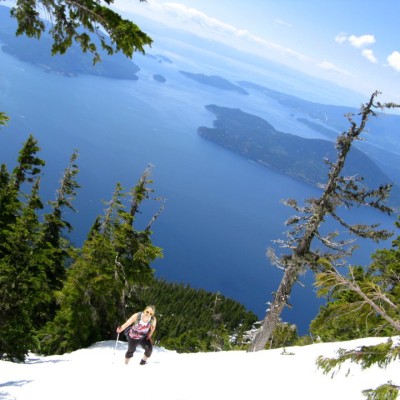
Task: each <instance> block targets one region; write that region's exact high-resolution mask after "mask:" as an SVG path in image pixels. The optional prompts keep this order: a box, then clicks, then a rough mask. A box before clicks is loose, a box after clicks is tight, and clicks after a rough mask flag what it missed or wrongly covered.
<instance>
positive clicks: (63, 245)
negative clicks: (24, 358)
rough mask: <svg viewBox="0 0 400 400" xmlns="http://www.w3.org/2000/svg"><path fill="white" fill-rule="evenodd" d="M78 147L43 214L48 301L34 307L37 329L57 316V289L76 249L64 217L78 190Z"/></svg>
mask: <svg viewBox="0 0 400 400" xmlns="http://www.w3.org/2000/svg"><path fill="white" fill-rule="evenodd" d="M77 157H78V153H77V151H74V152H73V154H72V155H71V157H70V162H69V165H68V167H67V168H66V169H65V171H64V175H63V177H62V178H61V181H60V187H59V188H58V189H57V192H56V199H55V200H54V201H49V202H48V203H49V205H50V206H51V212H50V213H48V214H45V215H44V222H43V223H42V225H41V232H40V238H39V243H38V246H39V247H40V252H41V254H43V260H42V263H43V265H44V268H45V270H44V271H45V274H46V282H47V286H46V290H47V294H48V295H47V297H46V298H47V301H46V302H42V303H40V304H38V307H37V309H35V310H34V321H33V322H34V326H35V327H36V329H40V328H42V327H43V325H44V324H45V323H47V322H48V321H49V320H52V319H53V318H54V315H55V312H56V309H57V301H56V297H55V292H56V291H57V290H61V289H62V287H63V284H64V281H65V279H66V268H67V264H68V262H69V261H70V259H71V252H72V251H73V249H72V247H71V245H70V243H69V241H68V240H67V239H66V238H65V237H64V235H63V234H64V232H65V231H67V232H71V230H72V226H71V224H70V223H69V222H68V221H66V220H65V218H64V215H63V214H64V210H65V209H67V210H72V211H75V209H74V207H73V205H72V202H73V200H74V199H75V196H76V190H77V189H78V188H79V187H80V186H79V185H78V183H77V182H76V180H75V177H76V175H77V173H78V167H77V165H76V163H75V162H76V159H77Z"/></svg>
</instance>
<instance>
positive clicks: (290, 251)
mask: <svg viewBox="0 0 400 400" xmlns="http://www.w3.org/2000/svg"><path fill="white" fill-rule="evenodd" d="M378 94H379V92H374V93H373V94H372V95H371V97H370V99H369V101H368V102H367V103H366V104H363V105H362V107H361V110H360V113H359V115H358V116H357V119H358V121H356V120H355V117H354V115H352V114H350V115H348V120H349V122H350V128H349V129H348V131H347V132H343V133H342V134H341V135H339V137H338V138H337V141H336V149H337V159H336V161H335V162H329V161H327V164H328V165H329V166H330V170H329V174H328V180H327V182H326V184H325V185H324V186H323V192H322V195H321V196H320V198H318V199H308V200H306V205H305V206H304V207H301V206H300V205H298V203H297V202H296V201H295V200H289V201H288V202H287V204H288V205H290V206H291V207H293V208H294V209H295V210H296V212H298V213H299V214H298V215H295V216H294V217H292V218H290V219H289V220H288V221H287V222H286V224H287V225H288V226H291V227H292V228H291V230H290V231H289V232H288V233H287V237H288V239H287V240H286V241H283V240H281V241H278V243H279V244H280V245H281V246H282V247H283V248H285V249H286V250H287V251H286V254H283V255H282V256H277V255H276V254H275V252H274V251H273V250H270V251H269V256H270V259H271V261H272V262H273V263H274V264H275V265H277V266H278V267H280V268H281V269H282V270H283V271H284V275H283V278H282V280H281V283H280V285H279V287H278V290H277V291H276V292H275V293H274V298H273V301H272V302H271V304H270V307H269V309H268V310H267V314H266V316H265V318H264V320H263V322H262V325H261V327H260V329H259V330H258V331H257V333H256V335H255V337H254V340H253V342H252V344H251V345H250V347H249V349H248V351H258V350H262V349H264V347H265V345H266V343H267V342H268V340H269V338H270V336H271V334H272V333H273V331H274V329H275V327H276V325H277V324H278V322H279V319H280V315H281V313H282V311H283V308H284V307H285V306H286V305H289V303H288V301H289V298H290V294H291V291H292V288H293V285H294V284H295V283H296V282H297V281H298V280H299V277H300V275H301V274H303V273H305V272H306V271H307V269H311V270H312V271H315V272H316V271H318V270H320V269H321V264H319V260H320V259H321V258H322V259H325V260H327V261H328V262H329V263H330V264H334V263H337V262H338V261H339V260H343V259H344V258H345V257H348V256H349V255H350V254H351V253H352V251H353V250H354V247H352V246H350V242H348V241H346V240H338V239H336V237H337V233H336V232H333V233H329V234H328V235H325V236H324V235H322V233H321V232H320V227H321V225H322V224H323V222H324V220H325V219H326V218H328V217H330V218H332V219H333V220H334V221H336V222H337V223H339V225H341V226H342V227H344V228H345V229H346V230H347V232H349V233H351V234H353V235H356V236H358V237H361V238H368V239H372V240H374V241H379V240H382V239H387V238H388V237H390V233H389V232H387V231H385V230H378V229H377V225H367V224H353V225H351V224H348V223H347V222H346V221H344V220H343V219H342V218H341V217H340V215H339V214H338V209H339V208H340V207H345V208H349V207H352V206H355V205H356V206H368V207H372V208H374V209H377V210H379V211H382V212H385V213H390V212H391V211H392V210H391V209H390V208H389V207H388V206H386V205H385V204H384V201H385V200H386V199H387V197H388V195H389V192H390V188H391V185H381V186H380V187H379V188H378V189H374V190H370V189H367V188H366V187H364V186H363V185H362V179H361V178H360V177H343V176H342V175H341V172H342V169H343V167H344V164H345V161H346V158H347V156H348V153H349V151H350V149H351V146H352V144H353V142H354V141H356V140H361V137H360V136H361V134H362V133H363V131H364V129H365V126H366V124H367V121H368V119H369V117H370V116H376V115H377V113H376V112H375V110H376V109H382V110H383V109H391V108H395V107H399V106H398V105H396V104H393V103H386V104H381V103H379V102H377V101H376V97H377V96H378ZM315 240H318V241H319V242H320V243H321V244H322V249H318V248H317V249H315V250H313V249H312V244H313V242H314V241H315Z"/></svg>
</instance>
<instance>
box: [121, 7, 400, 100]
mask: <svg viewBox="0 0 400 400" xmlns="http://www.w3.org/2000/svg"><path fill="white" fill-rule="evenodd" d="M115 8H116V9H117V10H121V12H125V11H129V12H131V13H133V15H136V16H137V17H138V18H140V17H141V16H144V17H146V18H150V19H152V20H154V21H157V22H158V23H160V24H167V25H169V26H173V27H175V28H179V29H183V30H187V31H189V32H191V33H194V34H196V35H199V36H202V37H206V38H208V39H211V40H216V41H221V42H223V43H225V44H228V45H230V46H232V47H234V48H237V49H240V50H244V51H247V52H252V53H255V54H257V55H259V56H261V57H265V58H267V59H269V60H272V61H276V62H278V63H282V64H284V65H286V66H290V67H292V68H294V69H297V70H300V71H302V72H305V73H307V74H309V75H311V76H315V77H318V78H321V79H324V80H328V81H330V82H333V83H336V84H337V85H339V86H343V87H346V88H349V89H352V90H354V91H356V92H358V93H361V94H362V95H365V96H366V97H367V98H368V97H369V96H370V95H371V93H372V92H374V91H375V90H379V91H381V92H382V96H381V97H380V98H379V99H380V100H381V101H394V102H398V103H400V24H398V15H400V2H399V1H398V0H382V1H380V2H376V1H372V0H352V1H347V0H330V1H321V0H307V1H299V0H281V1H279V2H278V1H271V0H270V1H265V0H247V1H244V0H218V1H215V0H181V1H179V0H177V1H165V0H147V2H139V0H137V1H136V0H115ZM133 19H134V18H133ZM138 20H139V19H138ZM138 25H139V26H140V24H139V23H138Z"/></svg>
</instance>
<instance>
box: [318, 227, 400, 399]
mask: <svg viewBox="0 0 400 400" xmlns="http://www.w3.org/2000/svg"><path fill="white" fill-rule="evenodd" d="M396 226H397V227H398V228H400V223H399V221H396ZM316 286H317V287H318V293H319V295H321V296H327V295H329V296H330V298H331V302H329V303H328V304H327V306H325V307H324V308H323V309H322V311H321V313H320V314H319V315H318V317H317V319H316V321H317V322H315V321H313V323H314V327H315V326H316V327H317V332H319V333H321V336H322V338H324V335H325V333H326V331H328V332H329V334H331V333H332V331H333V334H335V333H336V331H340V329H341V327H342V326H343V325H345V324H347V323H348V321H349V319H350V318H351V319H352V323H351V327H361V334H365V333H366V334H368V335H369V336H383V335H384V336H395V335H399V333H400V236H398V237H397V239H396V240H394V241H393V242H392V248H390V249H383V250H377V251H376V252H375V254H373V255H372V263H371V265H370V266H369V267H368V268H367V269H366V270H365V271H364V269H363V268H361V267H350V268H349V273H348V276H346V277H345V276H343V275H342V274H341V273H340V272H339V271H338V269H337V268H335V266H333V265H330V266H327V268H326V269H325V270H324V271H323V272H320V273H318V274H317V280H316ZM333 320H335V323H334V324H333V322H332V321H333ZM324 324H326V326H327V328H324V327H323V325H324ZM365 325H367V326H368V330H367V332H365V331H363V329H365V328H364V327H365ZM312 326H313V324H312ZM356 332H357V331H356ZM357 333H358V335H359V336H358V337H360V336H361V334H360V331H358V332H357ZM364 336H366V335H364ZM398 358H400V341H399V340H398V339H397V340H396V338H394V339H389V340H388V341H387V342H386V343H383V344H379V345H376V346H362V347H361V348H356V349H352V350H339V351H338V355H337V357H334V358H329V357H319V358H318V360H317V364H318V365H319V366H320V367H321V368H322V369H323V370H324V372H325V373H328V372H330V371H332V370H335V369H337V368H339V367H340V365H341V364H342V363H343V362H345V361H346V360H351V361H352V362H355V363H358V364H360V365H361V367H362V368H363V369H365V368H369V367H371V366H372V365H374V364H378V365H379V366H380V367H385V366H386V365H388V364H389V363H390V362H392V361H394V360H396V359H398ZM399 392H400V382H397V385H396V384H395V383H393V382H387V383H385V384H383V385H381V386H380V387H378V388H376V389H366V390H365V391H364V394H365V395H366V397H367V398H368V399H396V398H397V395H398V393H399Z"/></svg>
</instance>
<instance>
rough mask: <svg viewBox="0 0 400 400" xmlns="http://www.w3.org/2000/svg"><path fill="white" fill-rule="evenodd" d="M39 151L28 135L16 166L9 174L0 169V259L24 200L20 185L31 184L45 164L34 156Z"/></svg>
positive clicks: (4, 167) (3, 166) (5, 167)
mask: <svg viewBox="0 0 400 400" xmlns="http://www.w3.org/2000/svg"><path fill="white" fill-rule="evenodd" d="M39 150H40V148H39V146H38V143H37V140H36V139H35V138H34V137H33V136H32V135H30V136H29V137H28V139H27V140H26V141H25V143H24V144H23V146H22V149H21V150H20V151H19V156H18V164H17V166H16V167H15V168H14V170H13V171H12V173H11V174H10V173H9V172H8V170H7V166H6V165H5V164H2V165H1V168H0V257H1V256H4V255H5V254H6V252H5V248H4V246H3V244H4V243H5V242H6V239H5V237H4V234H5V232H6V231H7V229H8V228H9V226H10V225H12V224H14V223H15V221H16V218H17V216H18V215H19V213H20V211H21V207H22V203H21V201H22V200H23V198H24V195H23V192H22V188H21V185H22V184H23V183H25V182H26V183H28V184H30V183H32V182H33V181H34V180H35V179H36V176H37V175H38V174H39V173H40V172H41V167H43V166H44V165H45V162H44V161H43V160H42V159H40V158H39V157H37V156H36V153H37V152H38V151H39Z"/></svg>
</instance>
